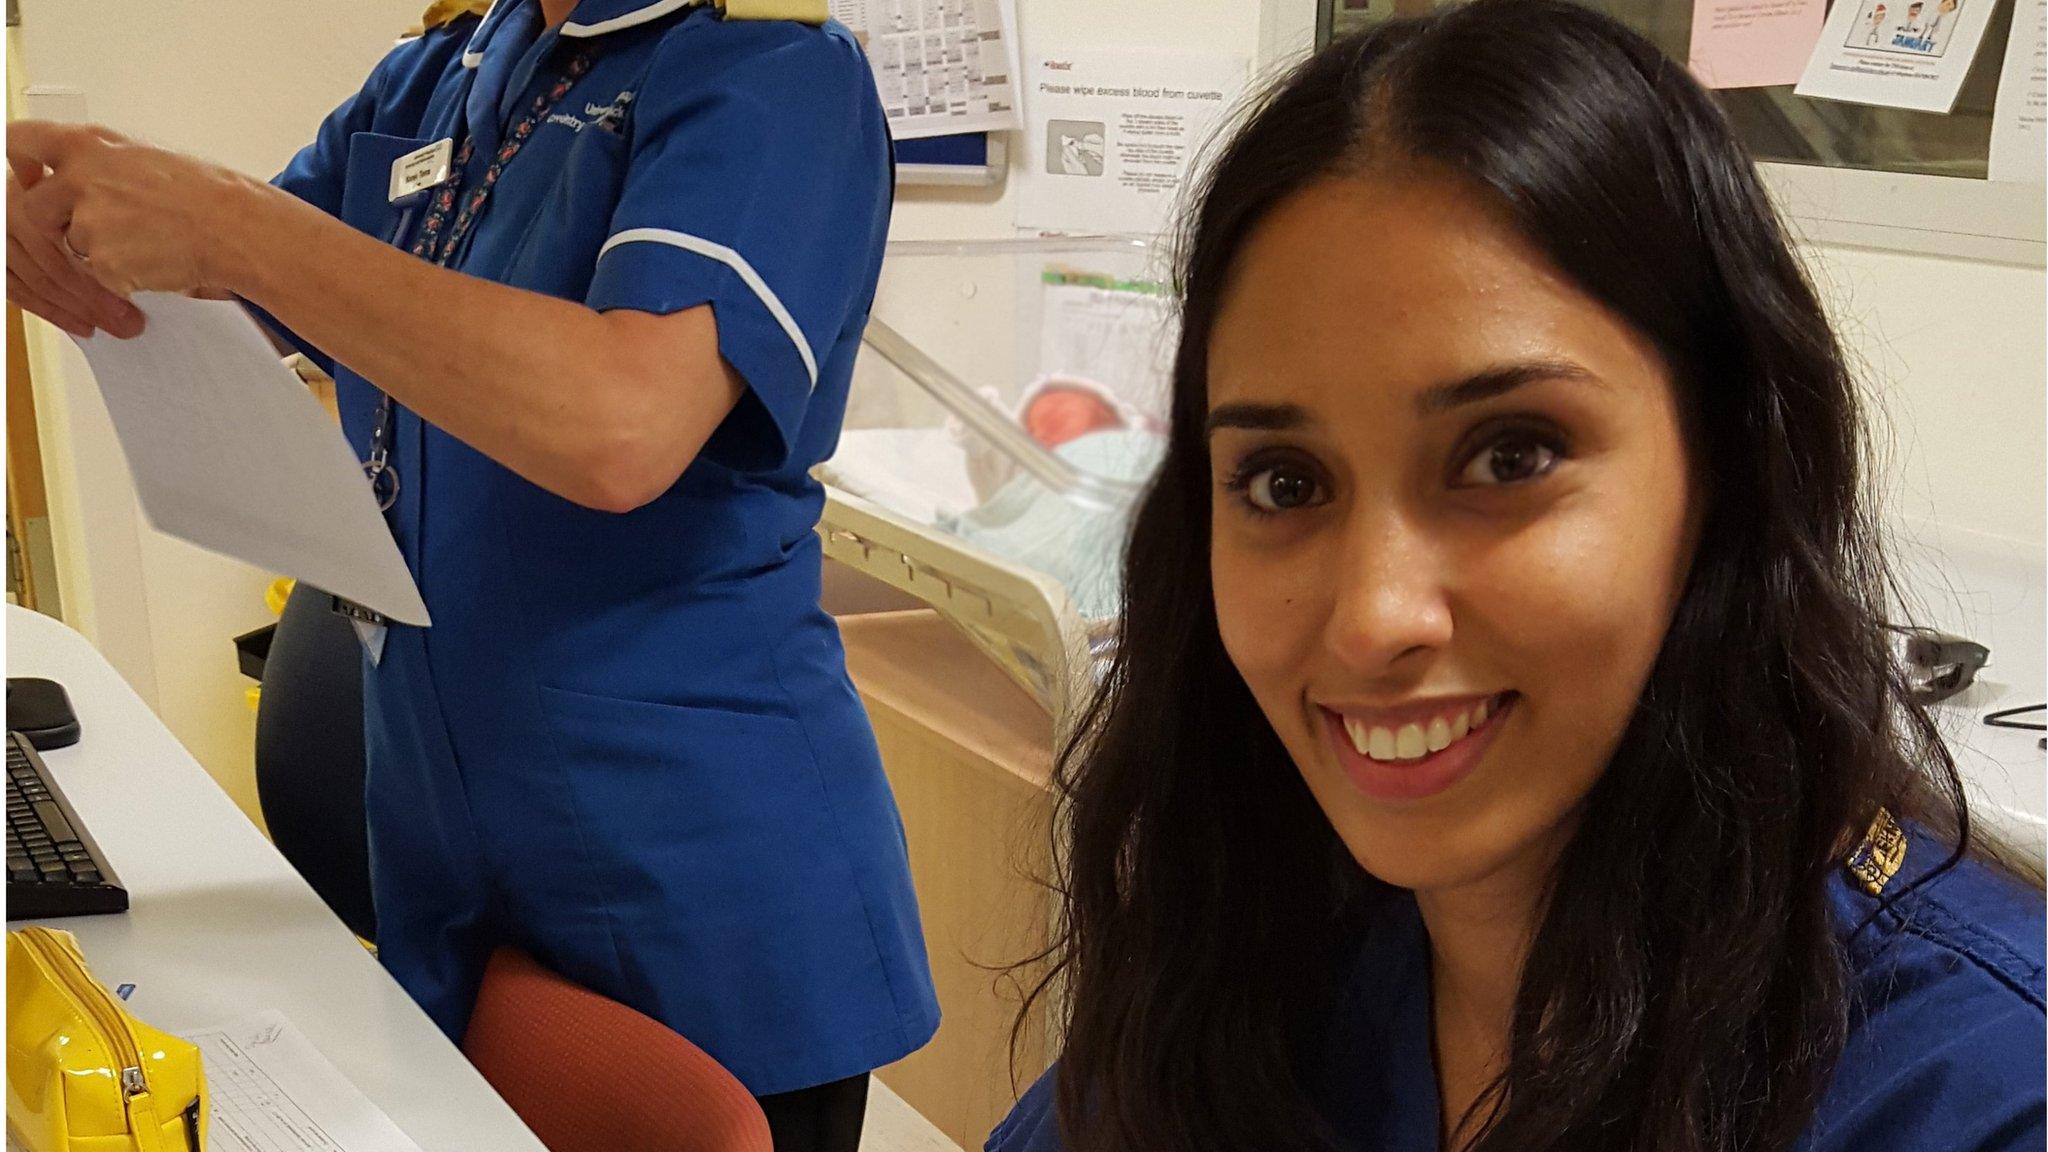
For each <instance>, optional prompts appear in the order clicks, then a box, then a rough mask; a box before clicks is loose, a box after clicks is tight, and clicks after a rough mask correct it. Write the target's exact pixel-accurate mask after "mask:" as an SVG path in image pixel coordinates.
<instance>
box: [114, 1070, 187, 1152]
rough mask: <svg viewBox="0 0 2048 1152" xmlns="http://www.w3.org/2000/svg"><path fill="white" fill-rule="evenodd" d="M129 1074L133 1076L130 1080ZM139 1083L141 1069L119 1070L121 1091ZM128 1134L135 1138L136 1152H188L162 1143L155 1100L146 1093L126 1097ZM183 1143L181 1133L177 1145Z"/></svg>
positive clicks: (140, 1092) (161, 1131)
mask: <svg viewBox="0 0 2048 1152" xmlns="http://www.w3.org/2000/svg"><path fill="white" fill-rule="evenodd" d="M130 1073H133V1074H134V1075H133V1077H132V1078H131V1077H130ZM141 1082H142V1069H140V1068H123V1069H122V1070H121V1087H122V1088H123V1089H126V1088H127V1087H128V1086H129V1085H130V1084H131V1083H132V1084H138V1085H139V1084H140V1083H141ZM128 1134H129V1135H131V1136H133V1137H134V1138H135V1150H136V1152H188V1150H187V1149H183V1148H172V1147H170V1146H168V1145H166V1144H165V1143H164V1126H163V1121H161V1120H159V1119H157V1115H156V1100H155V1099H154V1098H152V1097H151V1096H150V1094H149V1093H148V1092H147V1091H138V1092H136V1093H134V1094H133V1095H131V1096H129V1097H128ZM184 1142H185V1138H184V1135H183V1133H182V1132H181V1133H180V1134H179V1137H178V1143H179V1144H181V1145H182V1144H183V1143H184ZM189 1152H199V1149H197V1148H193V1149H190V1150H189Z"/></svg>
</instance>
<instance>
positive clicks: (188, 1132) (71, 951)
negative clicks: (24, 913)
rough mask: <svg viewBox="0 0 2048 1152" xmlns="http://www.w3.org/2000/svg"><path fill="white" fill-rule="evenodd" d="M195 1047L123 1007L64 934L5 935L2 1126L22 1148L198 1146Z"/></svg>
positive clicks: (126, 1151)
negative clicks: (4, 1100)
mask: <svg viewBox="0 0 2048 1152" xmlns="http://www.w3.org/2000/svg"><path fill="white" fill-rule="evenodd" d="M207 1120H208V1116H207V1107H206V1080H205V1073H204V1071H203V1070H202V1069H201V1068H200V1061H199V1049H198V1048H196V1047H194V1046H192V1045H191V1044H190V1043H187V1042H186V1041H184V1040H180V1039H178V1038H177V1037H176V1036H172V1035H170V1034H169V1033H167V1032H159V1031H157V1030H156V1029H154V1028H151V1027H150V1026H149V1025H147V1024H144V1023H143V1022H141V1021H140V1020H137V1019H136V1018H135V1017H133V1016H131V1015H129V1014H128V1009H127V1006H126V1005H124V1004H122V1003H121V1001H120V1000H118V999H116V998H115V997H114V995H113V994H112V993H110V992H108V991H107V990H106V988H104V987H102V986H101V985H100V982H99V981H97V980H95V979H93V977H92V973H91V972H89V971H87V969H86V967H85V957H84V956H82V955H80V954H79V951H78V940H77V938H76V937H74V936H72V935H71V933H69V932H56V931H52V930H51V929H48V928H43V927H39V926H32V927H28V928H23V929H21V930H20V931H17V932H9V933H8V934H7V1130H8V1132H9V1133H10V1134H11V1135H12V1136H13V1137H14V1139H15V1140H17V1141H19V1142H20V1144H21V1146H22V1147H23V1148H25V1149H27V1150H28V1152H201V1149H203V1148H205V1147H206V1129H207Z"/></svg>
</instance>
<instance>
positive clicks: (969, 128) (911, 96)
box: [830, 0, 1018, 140]
mask: <svg viewBox="0 0 2048 1152" xmlns="http://www.w3.org/2000/svg"><path fill="white" fill-rule="evenodd" d="M830 10H831V13H832V18H833V19H835V20H837V21H839V22H840V23H841V24H844V25H846V26H847V27H848V28H849V29H851V30H853V32H854V33H855V34H856V35H858V36H859V37H860V39H861V42H862V43H863V44H865V45H866V46H867V54H868V66H869V67H870V68H871V69H872V70H873V71H874V74H875V90H876V92H877V93H879V94H880V96H881V98H882V110H883V112H884V113H886V114H887V115H888V117H889V132H890V134H891V135H893V136H894V137H895V138H896V139H898V140H916V139H920V138H922V137H926V136H948V135H952V134H954V133H959V132H995V131H1002V130H1004V129H1009V128H1015V127H1016V126H1017V123H1018V119H1017V35H1016V28H1017V21H1016V16H1015V0H831V5H830Z"/></svg>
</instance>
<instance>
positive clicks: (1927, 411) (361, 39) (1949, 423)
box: [9, 0, 2048, 807]
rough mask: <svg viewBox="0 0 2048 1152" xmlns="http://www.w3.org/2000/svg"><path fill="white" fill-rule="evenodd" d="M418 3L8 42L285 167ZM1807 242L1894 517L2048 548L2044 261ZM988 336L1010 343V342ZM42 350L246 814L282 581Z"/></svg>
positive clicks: (144, 613)
mask: <svg viewBox="0 0 2048 1152" xmlns="http://www.w3.org/2000/svg"><path fill="white" fill-rule="evenodd" d="M422 7H424V0H354V2H352V3H349V4H297V5H285V6H281V5H278V4H276V3H274V2H259V0H21V8H22V15H23V26H22V27H21V28H20V29H19V30H18V31H17V32H15V33H11V35H12V36H18V40H11V41H10V57H11V58H14V59H17V60H18V61H19V64H20V65H21V66H20V67H17V68H15V69H14V71H13V73H12V74H11V75H10V76H9V87H10V91H13V90H17V89H19V88H20V87H21V86H22V85H24V84H26V83H29V82H34V83H36V84H39V85H69V86H75V87H78V88H81V89H83V90H84V93H85V99H86V103H87V111H88V113H89V115H90V116H91V117H92V118H94V119H97V120H101V121H104V122H107V123H110V124H112V125H114V126H116V127H118V128H120V129H122V130H124V131H128V132H131V133H136V134H139V135H142V136H145V137H147V138H149V139H152V140H154V141H156V142H158V143H162V144H165V145H167V146H171V147H177V148H182V149H188V150H191V151H195V152H198V153H200V154H202V155H206V156H210V157H213V158H215V159H218V160H221V161H224V162H226V163H230V164H234V165H236V166H239V167H241V168H243V169H245V170H247V171H250V172H255V173H265V174H267V173H269V172H271V171H273V170H275V169H276V168H277V167H278V166H280V165H281V164H282V163H283V162H284V161H285V160H286V159H287V158H288V157H289V156H290V154H291V152H292V151H293V149H294V148H296V147H297V146H298V145H299V144H300V143H301V142H302V141H303V140H304V139H306V138H307V136H308V135H309V134H310V133H311V131H312V129H313V127H314V125H315V124H316V123H317V121H318V119H319V117H320V116H321V115H322V114H324V112H325V111H326V110H327V109H328V108H330V107H331V106H332V105H333V104H335V103H336V102H338V101H339V100H340V99H342V98H343V97H344V96H346V95H347V93H348V92H349V91H351V90H352V89H353V87H354V86H355V85H356V83H358V82H359V80H360V78H361V77H362V75H363V74H364V73H365V72H366V71H367V70H368V68H369V67H370V65H371V64H372V63H373V62H374V61H375V60H376V59H377V58H378V57H379V56H380V55H381V54H382V53H383V51H384V50H385V49H386V48H387V47H388V46H389V44H390V42H391V40H392V38H393V37H394V36H395V35H396V34H397V33H398V32H399V31H400V30H401V29H403V28H404V27H405V26H406V25H407V24H409V23H410V22H412V20H414V19H415V18H416V16H417V14H418V11H419V9H420V8H422ZM1018 7H1019V9H1020V14H1019V22H1020V25H1021V38H1022V48H1023V53H1024V54H1025V55H1026V56H1029V55H1030V54H1032V53H1034V52H1040V51H1049V50H1052V49H1054V48H1056V47H1061V46H1071V45H1081V44H1087V45H1091V46H1105V45H1106V46H1118V45H1122V46H1129V47H1132V48H1142V47H1150V48H1157V49H1173V48H1185V49H1221V50H1230V51H1241V52H1243V53H1245V54H1247V55H1256V54H1258V53H1259V52H1260V51H1261V49H1262V48H1266V49H1270V46H1271V45H1272V44H1273V43H1274V42H1275V40H1276V38H1284V37H1285V36H1286V35H1287V34H1289V33H1290V32H1298V31H1299V19H1298V17H1299V15H1300V14H1301V13H1303V12H1305V11H1307V10H1308V8H1307V7H1306V6H1305V5H1304V4H1303V3H1302V2H1301V0H1260V2H1258V3H1254V2H1253V0H1173V2H1171V3H1167V2H1166V0H1151V2H1149V3H1148V2H1143V0H1019V3H1018ZM17 49H18V56H17V55H16V50H17ZM1012 220H1013V205H1012V203H1011V200H1010V197H1009V195H1008V194H1007V192H1006V191H1003V190H996V191H992V192H980V193H974V192H960V191H945V192H937V191H932V190H922V189H912V190H906V191H905V193H904V194H903V196H902V197H901V198H900V201H899V204H898V209H897V214H896V220H895V232H894V234H895V235H896V236H897V237H898V238H904V239H929V238H968V237H1001V236H1007V235H1011V234H1013V233H1012V229H1011V224H1012ZM1811 255H1812V256H1813V257H1814V259H1815V265H1816V268H1817V269H1818V271H1819V273H1820V275H1821V277H1822V279H1823V281H1824V287H1825V291H1826V293H1827V295H1828V296H1829V298H1830V300H1831V303H1832V304H1833V306H1834V307H1835V309H1836V311H1837V314H1838V316H1839V317H1840V319H1841V322H1842V324H1843V327H1844V332H1845V335H1846V336H1847V338H1848V341H1849V343H1850V344H1851V346H1852V347H1853V348H1854V349H1855V350H1856V352H1857V353H1858V355H1859V356H1860V357H1861V358H1862V359H1863V360H1864V361H1865V364H1866V372H1865V376H1866V379H1867V380H1869V381H1870V383H1871V386H1872V389H1873V393H1874V394H1875V395H1876V396H1878V397H1879V398H1881V400H1882V401H1883V403H1884V405H1885V407H1886V408H1887V409H1888V410H1889V414H1890V416H1891V418H1892V422H1893V427H1894V431H1895V434H1896V453H1895V458H1894V459H1893V461H1892V465H1891V468H1890V471H1889V472H1888V474H1887V476H1886V478H1885V479H1886V485H1887V488H1888V490H1889V491H1890V492H1891V493H1892V496H1893V502H1894V506H1895V509H1896V510H1897V511H1898V512H1899V513H1900V514H1902V515H1906V516H1909V517H1914V518H1931V519H1934V520H1938V521H1941V522H1944V523H1947V524H1952V525H1956V526H1960V527H1964V528H1969V529H1974V530H1978V531H1982V532H1986V533H1991V534H1994V535H1998V536H2003V537H2007V538H2009V539H2011V540H2013V541H2016V542H2018V544H2019V545H2021V546H2023V547H2024V548H2027V549H2031V550H2032V552H2033V553H2034V555H2036V556H2038V555H2039V554H2040V552H2041V549H2042V548H2043V546H2044V541H2048V524H2044V500H2043V485H2042V475H2043V458H2044V454H2048V450H2044V436H2043V427H2044V400H2043V394H2044V385H2043V376H2044V371H2043V363H2042V357H2043V352H2042V349H2043V342H2044V331H2043V313H2044V279H2043V274H2042V272H2041V270H2040V269H2016V268H2010V267H2004V266H1996V265H1987V264H1977V263H1970V262H1965V261H1957V260H1944V259H1935V258H1929V257H1920V256H1906V255H1898V254H1890V253H1883V252H1868V251H1858V250H1851V249H1842V248H1835V249H1823V250H1816V251H1814V252H1813V253H1811ZM905 279H907V278H903V277H898V278H896V279H894V280H892V281H891V282H889V283H888V284H885V290H884V295H883V299H882V302H881V308H880V311H881V314H883V315H885V316H886V315H889V314H890V312H891V310H892V309H894V310H897V311H900V310H901V309H903V308H904V307H906V306H908V305H910V304H911V303H912V302H913V301H912V297H916V299H915V301H914V303H915V304H916V306H917V308H919V309H920V310H922V309H925V308H927V307H929V308H940V307H945V306H947V305H946V304H945V303H944V301H945V300H946V298H947V291H951V292H952V294H953V295H952V299H953V300H954V301H958V300H960V298H961V297H960V295H959V292H958V290H957V286H944V285H941V286H939V287H940V288H944V289H945V290H941V291H934V290H933V286H931V285H924V286H911V285H908V284H906V283H905V282H904V281H905ZM927 299H929V300H930V304H929V305H927V304H926V300H927ZM984 303H986V302H984ZM953 306H954V307H959V305H957V304H955V305H953ZM962 310H963V312H967V313H973V314H982V315H990V316H994V317H1000V316H1003V315H1014V313H1012V312H1010V311H1009V310H1008V309H1007V308H995V309H988V310H982V309H962ZM962 335H963V336H968V335H971V334H968V333H964V332H963V333H962ZM986 339H987V341H988V343H989V346H990V347H991V348H995V349H1005V350H1006V349H1007V348H1008V347H1009V343H1008V336H1007V334H1006V333H990V334H989V335H988V336H987V337H986ZM34 343H35V344H36V345H37V348H36V352H37V370H38V393H39V394H38V399H39V400H40V401H41V402H42V405H43V408H44V412H43V420H44V424H45V430H44V435H45V455H46V458H47V459H48V460H49V461H50V468H51V471H52V473H53V474H52V476H51V481H52V484H51V496H52V501H53V504H54V507H53V515H52V519H53V520H54V521H55V522H56V528H57V530H58V533H59V535H58V547H59V565H60V568H61V569H62V570H63V573H64V588H63V593H64V597H65V603H66V605H67V609H68V610H69V612H70V613H71V615H72V623H74V624H75V625H77V626H79V627H81V628H82V629H83V630H84V631H86V633H87V635H89V636H91V637H92V638H93V639H94V640H95V642H97V643H98V644H99V645H100V646H101V648H102V650H103V651H105V652H107V653H108V654H109V656H110V658H112V659H113V660H114V661H115V663H116V665H117V666H118V667H119V668H121V670H122V671H123V673H124V674H126V675H127V676H128V677H129V679H130V681H131V683H133V684H134V685H135V686H136V688H137V689H138V690H139V691H141V692H142V693H143V695H144V696H145V698H148V699H150V700H151V701H152V702H153V703H155V704H156V706H157V707H158V708H159V710H160V711H161V712H162V713H163V715H164V716H165V719H166V720H167V721H168V722H169V723H170V725H171V727H172V730H173V731H174V732H176V733H177V734H178V736H179V737H180V738H181V739H182V740H184V741H185V743H186V744H187V745H188V746H189V747H191V748H192V750H193V751H194V752H195V753H196V754H197V755H198V756H199V758H200V760H201V761H202V762H203V763H205V764H206V765H207V766H208V768H209V769H211V770H212V771H214V773H215V774H216V775H217V776H219V777H220V778H221V779H222V780H223V782H224V783H226V784H227V785H228V786H229V789H230V791H231V792H233V793H234V794H236V795H237V797H238V798H240V799H243V800H244V801H245V803H247V802H248V801H249V799H250V797H251V796H252V795H253V792H252V790H251V788H250V785H249V784H248V773H249V760H250V753H249V744H250V732H251V718H250V716H249V714H248V712H247V710H246V708H245V706H244V704H243V699H242V687H243V682H242V681H240V680H239V679H238V677H237V676H236V674H235V671H234V665H233V658H232V652H231V650H230V647H229V643H228V639H229V637H230V636H232V635H233V634H235V633H237V632H239V631H243V630H246V629H247V628H249V627H253V626H255V625H257V624H259V623H262V622H263V621H264V620H265V619H267V613H266V611H265V610H264V608H263V605H262V589H263V584H264V579H265V578H264V576H263V575H262V574H260V573H256V572H254V571H252V570H250V569H247V568H245V567H243V566H241V565H237V564H233V563H230V562H227V561H223V560H220V559H218V558H216V557H212V556H209V555H206V554H204V553H200V552H198V551H197V550H195V549H191V548H189V547H186V546H185V545H182V544H179V543H177V542H176V541H172V540H169V539H167V538H165V537H162V536H160V535H158V534H156V533H154V532H151V531H149V530H148V529H147V528H146V526H143V525H141V524H140V522H139V520H138V519H137V518H136V516H135V511H134V503H133V497H132V493H131V492H130V491H129V490H128V488H127V479H126V476H125V474H124V472H123V470H122V467H121V464H120V458H119V454H118V452H117V451H116V449H115V447H114V444H113V441H112V437H111V432H110V430H109V429H108V426H107V421H106V415H105V412H104V410H103V409H102V408H100V406H99V404H98V401H97V396H96V393H95V392H94V391H93V390H92V389H91V388H90V387H85V386H82V385H83V382H84V379H85V377H84V376H83V375H82V373H83V364H82V361H81V360H79V359H78V358H77V357H76V353H75V352H73V351H71V350H70V349H69V348H68V346H65V345H64V344H63V342H62V338H61V337H56V336H53V334H51V333H50V332H49V330H47V329H44V330H43V331H42V332H41V333H40V335H39V336H38V337H36V338H35V340H34ZM1002 354H1003V355H1004V356H1007V355H1008V353H1007V351H1004V352H1003V353H1002ZM249 806H251V807H253V805H252V804H251V805H249Z"/></svg>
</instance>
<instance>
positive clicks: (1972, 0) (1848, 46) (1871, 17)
mask: <svg viewBox="0 0 2048 1152" xmlns="http://www.w3.org/2000/svg"><path fill="white" fill-rule="evenodd" d="M1996 3H1997V0H1839V2H1838V3H1836V4H1835V7H1834V10H1833V11H1832V12H1829V13H1828V22H1827V26H1826V27H1825V28H1823V29H1822V30H1821V34H1820V44H1819V45H1818V46H1817V47H1816V48H1814V50H1813V58H1812V59H1811V60H1808V61H1807V62H1806V74H1805V75H1804V76H1802V77H1801V78H1800V80H1799V86H1798V87H1797V88H1795V89H1794V90H1793V91H1794V92H1796V93H1797V94H1798V95H1801V96H1813V97H1818V98H1821V99H1825V100H1844V101H1847V102H1849V103H1851V104H1875V105H1881V106H1884V107H1889V108H1912V109H1915V110H1918V111H1921V112H1940V113H1942V114H1944V115H1946V114H1947V113H1948V112H1949V110H1950V109H1952V108H1954V107H1955V103H1956V94H1957V93H1958V92H1961V91H1962V88H1963V78H1964V77H1965V76H1967V75H1968V74H1969V71H1970V61H1972V60H1974V59H1976V58H1977V46H1978V44H1979V43H1980V42H1982V41H1983V39H1984V27H1985V25H1986V24H1987V23H1989V22H1990V19H1991V12H1992V9H1993V8H1994V7H1995V6H1996Z"/></svg>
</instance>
